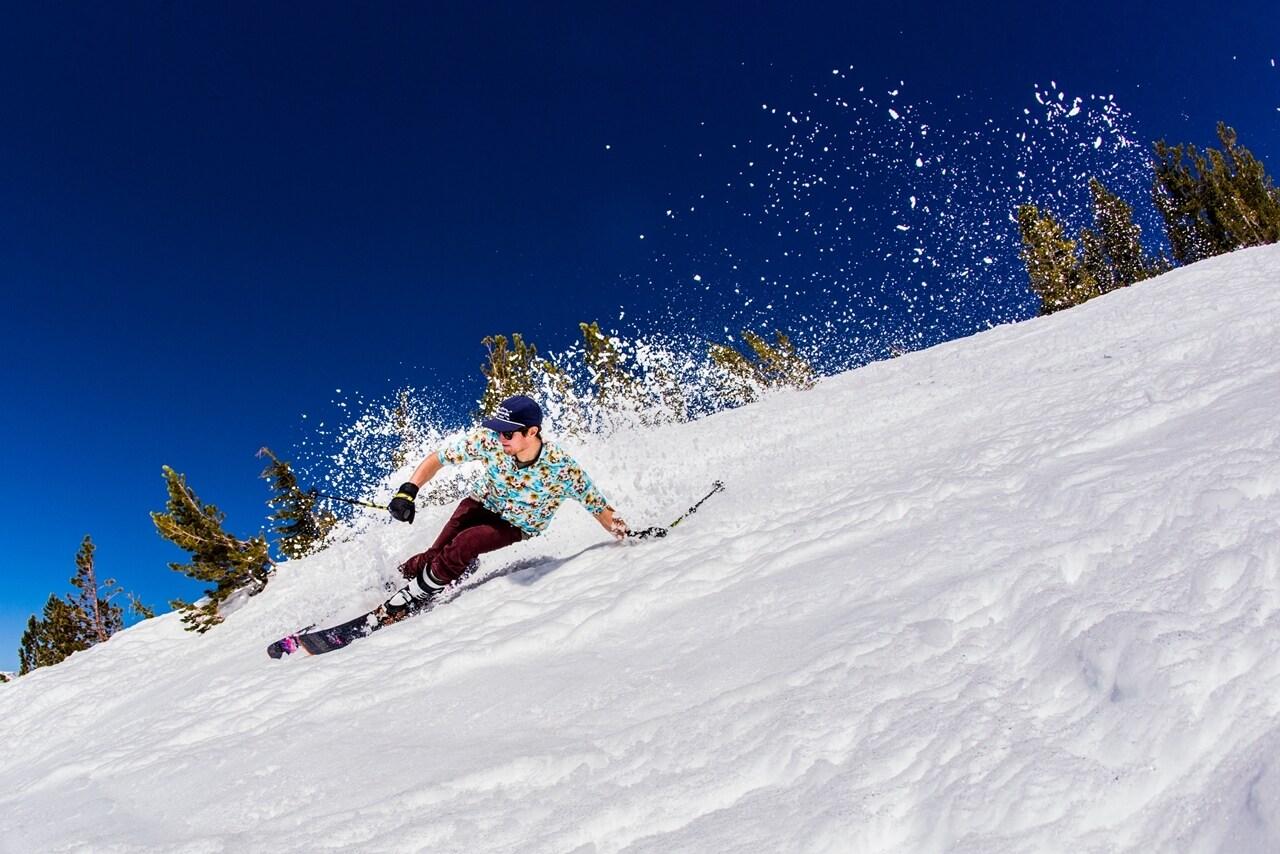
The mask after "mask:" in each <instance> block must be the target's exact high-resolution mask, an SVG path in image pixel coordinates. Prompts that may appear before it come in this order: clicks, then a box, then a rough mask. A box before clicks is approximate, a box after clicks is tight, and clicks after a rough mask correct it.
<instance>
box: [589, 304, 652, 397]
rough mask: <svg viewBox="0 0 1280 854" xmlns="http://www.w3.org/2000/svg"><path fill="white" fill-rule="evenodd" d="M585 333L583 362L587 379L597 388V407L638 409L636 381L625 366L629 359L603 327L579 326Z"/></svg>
mask: <svg viewBox="0 0 1280 854" xmlns="http://www.w3.org/2000/svg"><path fill="white" fill-rule="evenodd" d="M578 329H579V330H581V332H582V346H583V360H584V361H585V363H586V366H587V375H588V376H589V377H590V379H591V382H592V384H593V385H594V386H595V388H596V403H597V404H598V405H600V406H603V407H606V408H608V407H619V406H622V407H627V404H633V405H632V406H630V407H627V408H638V407H636V406H634V404H636V403H638V401H637V399H636V398H637V396H638V395H637V394H636V391H637V389H636V385H637V383H636V380H635V377H633V376H632V375H631V374H630V373H628V372H627V370H626V369H625V368H623V365H624V364H625V363H626V356H625V355H624V354H623V352H622V350H621V348H619V346H618V344H617V342H616V341H615V339H613V338H610V337H609V336H607V335H605V334H604V333H603V332H601V331H600V323H599V322H598V321H592V322H591V323H579V324H578Z"/></svg>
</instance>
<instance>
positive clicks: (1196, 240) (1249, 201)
mask: <svg viewBox="0 0 1280 854" xmlns="http://www.w3.org/2000/svg"><path fill="white" fill-rule="evenodd" d="M1218 139H1219V140H1220V141H1221V142H1222V145H1223V149H1224V151H1217V150H1215V149H1213V148H1210V149H1207V150H1206V152H1205V154H1203V155H1202V154H1201V153H1200V152H1199V151H1198V150H1197V149H1196V147H1195V146H1194V145H1186V146H1182V145H1176V146H1173V147H1170V146H1169V145H1168V144H1167V143H1166V142H1165V141H1164V140H1160V141H1159V142H1157V143H1156V144H1155V151H1156V163H1155V183H1154V188H1153V194H1154V198H1155V203H1156V208H1157V209H1158V210H1159V211H1160V215H1161V217H1162V218H1163V219H1164V222H1165V229H1166V230H1167V232H1168V236H1169V243H1170V245H1171V247H1172V248H1173V257H1174V259H1175V260H1176V261H1177V262H1178V263H1180V264H1191V263H1194V262H1195V261H1199V260H1201V259H1204V258H1209V257H1212V256H1214V255H1220V254H1222V253H1224V252H1230V251H1231V250H1233V249H1239V248H1242V247H1245V246H1259V245H1262V244H1266V243H1275V242H1276V241H1278V240H1280V191H1277V189H1276V188H1275V186H1274V185H1273V184H1272V182H1271V178H1270V177H1269V176H1268V175H1267V173H1266V170H1265V168H1264V167H1263V165H1262V163H1261V162H1259V161H1258V159H1257V158H1255V157H1254V156H1253V154H1252V153H1251V152H1250V151H1249V150H1248V149H1246V148H1244V147H1243V146H1241V145H1239V144H1238V140H1237V137H1236V133H1235V131H1234V130H1232V129H1231V128H1229V127H1227V125H1226V124H1224V123H1222V122H1219V123H1218ZM1184 158H1185V159H1184Z"/></svg>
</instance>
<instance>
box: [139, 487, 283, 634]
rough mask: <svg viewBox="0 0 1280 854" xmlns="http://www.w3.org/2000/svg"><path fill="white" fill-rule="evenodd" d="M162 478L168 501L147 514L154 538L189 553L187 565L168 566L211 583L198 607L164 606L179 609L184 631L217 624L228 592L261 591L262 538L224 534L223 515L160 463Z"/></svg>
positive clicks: (265, 567) (267, 563)
mask: <svg viewBox="0 0 1280 854" xmlns="http://www.w3.org/2000/svg"><path fill="white" fill-rule="evenodd" d="M164 479H165V485H166V486H167V488H168V491H169V500H168V502H167V504H166V505H165V512H163V513H158V512H157V513H152V514H151V520H152V521H153V522H154V523H155V526H156V530H157V531H158V532H159V533H160V536H162V537H164V538H165V539H166V540H168V541H169V542H171V543H173V544H174V545H176V546H178V547H179V548H181V549H184V550H185V551H188V552H190V553H191V562H190V563H185V564H184V563H171V564H169V568H170V569H172V570H174V571H175V572H181V573H183V574H185V575H188V576H190V577H192V578H194V579H197V580H199V581H203V582H206V583H208V584H211V585H213V586H212V587H210V588H208V589H206V590H205V596H206V597H207V600H206V601H205V602H204V604H202V605H193V604H190V603H187V602H184V601H182V600H181V599H175V600H173V601H172V602H171V603H170V604H171V605H173V607H174V608H175V609H176V610H178V611H180V612H182V615H183V616H182V621H183V622H184V623H186V624H187V631H194V632H200V633H202V634H203V633H204V632H207V631H208V630H209V629H211V628H213V627H214V626H216V625H217V624H218V623H220V622H222V619H223V617H222V614H221V613H220V610H219V609H220V607H221V605H222V603H224V602H226V601H227V599H228V598H230V597H231V595H232V594H233V593H236V592H238V591H241V590H244V591H246V592H248V594H249V595H250V596H254V595H257V594H258V593H260V592H262V589H263V588H264V587H266V586H267V580H268V577H269V576H268V573H269V572H270V571H271V568H272V566H274V562H273V561H272V560H271V556H270V554H269V547H268V545H267V538H266V537H265V536H263V535H261V534H259V535H258V536H256V537H252V538H250V539H248V540H242V539H239V538H238V537H235V536H233V535H232V534H229V533H227V532H226V531H224V530H223V528H222V523H223V521H224V519H225V518H226V514H224V513H223V512H222V511H221V510H219V509H218V508H217V507H215V506H214V505H212V504H204V503H202V502H201V501H200V499H199V498H198V497H197V496H196V494H195V492H193V491H192V490H191V488H190V487H189V486H187V481H186V478H185V477H184V476H183V475H181V474H179V473H178V472H176V471H174V470H173V469H171V468H169V467H168V466H164Z"/></svg>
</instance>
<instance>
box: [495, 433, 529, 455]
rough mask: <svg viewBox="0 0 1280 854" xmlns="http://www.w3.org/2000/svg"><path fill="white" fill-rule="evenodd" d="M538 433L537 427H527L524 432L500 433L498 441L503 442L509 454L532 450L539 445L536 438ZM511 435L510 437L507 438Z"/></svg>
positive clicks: (504, 448)
mask: <svg viewBox="0 0 1280 854" xmlns="http://www.w3.org/2000/svg"><path fill="white" fill-rule="evenodd" d="M537 433H538V430H537V428H535V427H526V428H525V432H524V433H502V432H499V433H498V441H499V442H501V443H502V450H503V451H504V452H505V453H508V454H519V453H522V452H524V451H527V450H530V449H532V448H534V447H536V446H537V443H538V440H537V438H536V436H537ZM508 436H510V438H507V437H508Z"/></svg>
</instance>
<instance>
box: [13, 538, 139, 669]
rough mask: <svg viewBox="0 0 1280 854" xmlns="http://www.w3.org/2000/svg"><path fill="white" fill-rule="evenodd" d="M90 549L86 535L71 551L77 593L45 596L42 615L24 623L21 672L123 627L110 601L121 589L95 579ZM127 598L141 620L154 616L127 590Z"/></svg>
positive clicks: (120, 611) (118, 609)
mask: <svg viewBox="0 0 1280 854" xmlns="http://www.w3.org/2000/svg"><path fill="white" fill-rule="evenodd" d="M95 551H96V547H95V546H94V544H93V539H92V538H91V537H90V536H89V535H87V534H86V535H85V538H84V540H83V541H82V542H81V543H80V550H79V551H78V552H77V553H76V574H75V575H74V576H72V578H71V584H72V586H74V587H75V588H76V593H75V594H66V595H64V596H61V597H59V596H58V595H57V594H53V593H51V594H49V598H48V600H47V601H46V602H45V603H44V611H43V612H42V614H41V616H40V617H36V616H35V615H34V614H33V615H32V616H31V619H30V620H28V621H27V630H26V631H25V632H23V634H22V639H21V641H20V642H19V647H18V663H19V664H18V673H19V674H20V675H25V674H27V673H30V672H31V671H32V670H35V669H36V668H37V667H46V666H48V665H50V664H57V663H58V662H59V661H62V660H63V659H64V658H66V657H67V656H69V655H71V654H72V653H74V652H79V651H80V650H82V649H88V648H89V647H91V646H95V645H97V644H100V643H104V642H106V641H107V640H108V639H110V637H111V636H112V635H113V634H115V633H116V632H118V631H120V629H122V628H124V610H123V609H122V608H121V607H120V606H119V605H118V604H116V603H115V602H114V601H113V600H114V599H116V598H117V597H118V596H120V595H121V594H123V593H124V589H123V588H121V587H119V586H118V585H117V584H116V582H115V579H113V578H108V579H106V580H104V581H102V582H99V581H98V573H97V568H96V566H95V561H94V552H95ZM127 598H128V599H129V602H130V608H131V609H132V610H133V611H134V612H135V613H137V614H138V615H140V616H141V617H142V618H144V619H145V618H147V617H151V616H154V614H153V613H152V611H151V609H150V608H148V607H147V606H146V605H144V604H142V602H141V601H140V600H139V599H138V598H137V597H136V596H134V595H132V594H127Z"/></svg>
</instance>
